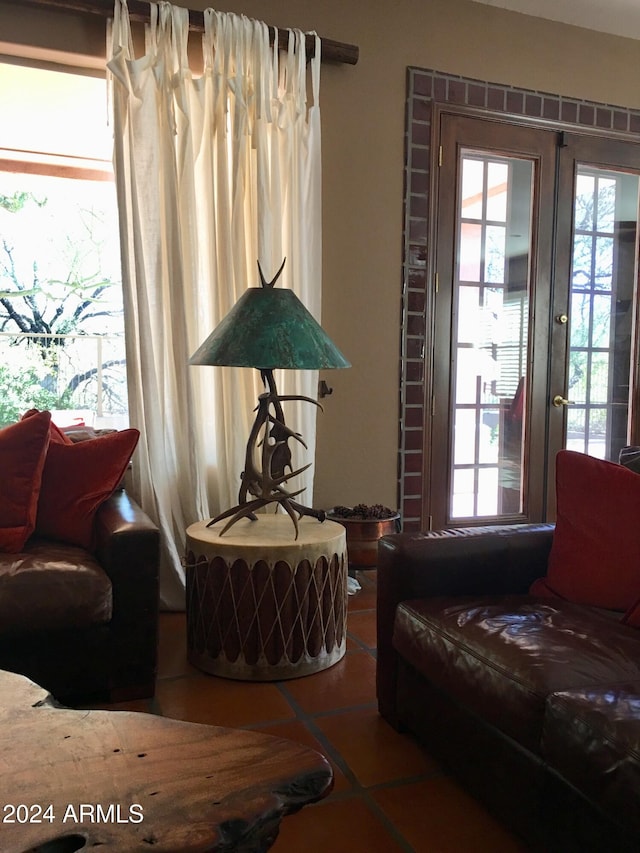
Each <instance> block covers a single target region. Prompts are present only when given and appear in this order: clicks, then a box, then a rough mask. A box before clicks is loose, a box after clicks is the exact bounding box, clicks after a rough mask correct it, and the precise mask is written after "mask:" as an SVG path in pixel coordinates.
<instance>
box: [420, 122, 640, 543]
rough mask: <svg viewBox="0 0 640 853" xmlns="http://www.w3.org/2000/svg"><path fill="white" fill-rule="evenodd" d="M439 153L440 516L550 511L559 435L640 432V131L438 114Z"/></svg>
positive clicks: (475, 519)
mask: <svg viewBox="0 0 640 853" xmlns="http://www.w3.org/2000/svg"><path fill="white" fill-rule="evenodd" d="M440 152H441V153H440V168H439V172H438V186H437V194H436V199H437V211H436V216H435V217H434V219H435V222H436V240H435V245H436V255H435V271H434V272H435V280H436V291H437V292H436V296H435V301H434V313H433V327H432V348H431V349H432V353H433V363H432V377H433V382H432V388H431V392H432V394H431V399H430V400H429V401H428V406H429V408H430V416H431V425H432V433H431V453H430V455H429V471H428V472H427V475H428V476H427V478H426V481H427V482H428V484H429V486H428V491H429V494H428V495H427V496H426V497H427V503H428V507H429V509H428V514H429V516H430V523H431V525H432V526H433V527H447V526H461V525H466V524H481V523H489V522H495V521H521V520H531V521H540V520H544V519H552V518H553V517H554V511H555V503H554V494H555V489H554V468H555V455H556V453H557V452H558V450H560V449H561V448H563V447H569V448H572V449H575V450H579V451H580V452H584V453H589V454H590V455H592V456H598V457H600V458H605V459H617V457H618V453H619V450H620V448H621V447H622V446H624V445H625V444H628V443H630V442H631V441H632V440H633V438H634V435H635V431H634V428H633V424H634V417H633V416H634V411H635V405H634V403H635V396H636V395H635V392H634V386H635V381H636V376H635V370H634V369H633V365H635V364H636V363H637V358H636V350H637V343H636V339H635V333H634V329H635V314H636V293H637V283H638V264H637V258H638V197H639V175H640V145H637V144H635V143H632V142H627V141H618V140H614V141H612V140H610V139H603V138H600V137H596V136H593V137H588V136H580V135H575V136H574V135H572V134H566V133H558V132H556V131H554V130H549V129H540V128H536V127H531V126H526V125H516V124H510V123H508V122H504V121H498V120H495V121H494V120H490V119H479V118H472V117H469V116H463V115H456V114H448V113H442V114H441V115H440Z"/></svg>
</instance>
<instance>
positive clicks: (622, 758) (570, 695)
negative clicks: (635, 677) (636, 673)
mask: <svg viewBox="0 0 640 853" xmlns="http://www.w3.org/2000/svg"><path fill="white" fill-rule="evenodd" d="M542 752H543V756H544V758H545V760H546V761H547V763H548V764H549V766H550V767H552V768H553V769H554V770H556V771H557V772H558V773H560V774H561V775H562V776H563V777H564V778H565V779H567V781H569V782H571V783H572V784H573V785H574V786H575V787H576V788H577V789H578V790H579V791H581V792H582V793H583V794H585V796H587V797H588V798H589V799H590V800H591V801H592V802H596V803H598V804H599V806H600V807H601V808H602V810H603V811H604V812H605V813H606V814H607V815H608V816H609V817H610V818H612V819H613V820H614V821H616V822H617V823H619V824H621V825H625V826H628V825H631V826H632V827H633V829H634V831H636V832H640V681H635V682H628V683H626V684H612V685H611V686H607V687H594V688H590V689H585V690H564V691H562V692H559V693H555V694H554V695H553V696H550V697H549V700H548V702H547V709H546V713H545V719H544V726H543V731H542Z"/></svg>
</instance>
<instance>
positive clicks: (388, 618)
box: [377, 524, 554, 724]
mask: <svg viewBox="0 0 640 853" xmlns="http://www.w3.org/2000/svg"><path fill="white" fill-rule="evenodd" d="M553 530H554V525H552V524H513V525H492V526H486V527H469V528H457V529H451V530H433V531H428V532H426V533H397V534H392V535H390V536H384V537H382V538H381V539H380V540H379V542H378V584H377V587H378V593H377V647H378V650H377V694H378V705H379V708H380V713H381V714H382V715H383V716H385V717H386V718H387V719H388V720H389V721H390V722H391V723H392V724H396V722H397V721H396V720H395V710H394V709H395V690H396V673H397V667H398V656H397V654H396V652H395V651H394V649H393V625H394V621H395V613H396V608H397V606H398V604H399V603H400V602H401V601H407V600H410V599H413V598H425V597H432V596H440V595H442V596H451V595H500V594H509V593H512V594H517V593H523V594H524V593H526V592H527V590H528V589H529V586H530V585H531V583H532V582H533V581H534V580H535V579H536V578H538V577H542V576H544V575H545V574H546V571H547V560H548V557H549V552H550V550H551V543H552V540H553Z"/></svg>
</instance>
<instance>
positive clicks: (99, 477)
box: [36, 429, 140, 549]
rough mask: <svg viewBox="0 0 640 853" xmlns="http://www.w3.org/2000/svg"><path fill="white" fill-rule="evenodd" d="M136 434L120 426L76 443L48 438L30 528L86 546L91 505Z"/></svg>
mask: <svg viewBox="0 0 640 853" xmlns="http://www.w3.org/2000/svg"><path fill="white" fill-rule="evenodd" d="M139 437H140V433H139V432H138V430H137V429H124V430H120V432H113V433H109V434H108V435H102V436H99V437H98V438H92V439H90V440H88V441H80V442H78V443H77V444H73V443H70V444H63V443H57V442H51V443H50V444H49V452H48V453H47V458H46V462H45V466H44V470H43V472H42V485H41V488H40V500H39V501H38V517H37V520H36V533H37V534H38V535H39V536H47V537H49V538H51V539H59V540H61V541H63V542H69V543H70V544H73V545H81V546H82V547H83V548H88V549H90V548H91V547H92V544H93V519H94V516H95V514H96V511H97V509H98V507H99V506H100V504H101V503H103V501H105V500H106V499H107V498H108V497H109V496H110V495H112V494H113V492H114V490H115V488H116V486H117V485H118V483H119V482H120V480H121V478H122V476H123V474H124V472H125V469H126V467H127V465H128V464H129V460H130V459H131V455H132V454H133V451H134V450H135V447H136V444H137V443H138V438H139Z"/></svg>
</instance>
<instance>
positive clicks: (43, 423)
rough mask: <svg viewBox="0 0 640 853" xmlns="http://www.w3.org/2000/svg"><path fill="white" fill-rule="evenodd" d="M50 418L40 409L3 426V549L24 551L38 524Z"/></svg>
mask: <svg viewBox="0 0 640 853" xmlns="http://www.w3.org/2000/svg"><path fill="white" fill-rule="evenodd" d="M50 421H51V415H50V414H49V412H40V413H38V414H37V415H34V416H33V417H32V418H29V419H28V420H26V421H19V422H18V423H16V424H11V425H10V426H8V427H5V428H4V429H1V430H0V551H7V552H9V553H12V554H16V553H17V552H18V551H21V550H22V548H23V546H24V543H25V542H26V541H27V539H28V538H29V536H31V534H32V533H33V530H34V528H35V525H36V509H37V506H38V495H39V493H40V486H41V479H42V470H43V467H44V462H45V457H46V455H47V448H48V446H49V423H50Z"/></svg>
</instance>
